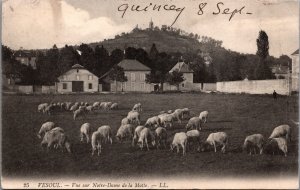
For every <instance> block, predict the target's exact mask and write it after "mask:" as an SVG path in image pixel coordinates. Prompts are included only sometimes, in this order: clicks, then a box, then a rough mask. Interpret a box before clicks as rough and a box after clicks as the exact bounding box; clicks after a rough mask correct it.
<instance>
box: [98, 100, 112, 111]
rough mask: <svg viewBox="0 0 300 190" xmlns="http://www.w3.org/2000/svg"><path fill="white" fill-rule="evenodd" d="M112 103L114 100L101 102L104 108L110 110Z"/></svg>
mask: <svg viewBox="0 0 300 190" xmlns="http://www.w3.org/2000/svg"><path fill="white" fill-rule="evenodd" d="M112 104H113V103H112V102H101V104H100V106H101V108H103V109H104V110H109V109H110V107H111V105H112Z"/></svg>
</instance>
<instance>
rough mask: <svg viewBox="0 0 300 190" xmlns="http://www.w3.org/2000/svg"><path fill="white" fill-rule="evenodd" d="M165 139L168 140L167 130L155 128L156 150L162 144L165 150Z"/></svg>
mask: <svg viewBox="0 0 300 190" xmlns="http://www.w3.org/2000/svg"><path fill="white" fill-rule="evenodd" d="M167 139H168V134H167V130H166V129H165V128H163V127H157V128H156V129H155V140H156V144H157V145H156V147H157V149H158V148H159V146H161V144H164V146H165V148H167V145H166V144H167Z"/></svg>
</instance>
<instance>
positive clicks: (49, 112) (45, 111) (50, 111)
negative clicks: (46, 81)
mask: <svg viewBox="0 0 300 190" xmlns="http://www.w3.org/2000/svg"><path fill="white" fill-rule="evenodd" d="M54 107H55V106H54V105H53V104H50V105H48V106H47V107H46V108H45V109H44V113H46V114H48V115H51V113H52V112H53V110H54Z"/></svg>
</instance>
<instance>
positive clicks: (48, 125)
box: [37, 121, 55, 139]
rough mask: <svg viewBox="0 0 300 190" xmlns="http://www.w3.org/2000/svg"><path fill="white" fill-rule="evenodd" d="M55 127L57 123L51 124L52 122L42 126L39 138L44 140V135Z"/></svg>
mask: <svg viewBox="0 0 300 190" xmlns="http://www.w3.org/2000/svg"><path fill="white" fill-rule="evenodd" d="M54 126H55V123H54V122H51V121H48V122H46V123H43V124H42V126H41V129H40V131H39V133H38V135H37V136H38V138H40V139H41V138H42V135H43V134H45V133H46V132H47V131H50V130H51V129H53V128H54Z"/></svg>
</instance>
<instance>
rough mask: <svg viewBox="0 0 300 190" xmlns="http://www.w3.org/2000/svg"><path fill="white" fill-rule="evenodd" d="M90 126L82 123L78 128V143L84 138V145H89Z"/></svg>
mask: <svg viewBox="0 0 300 190" xmlns="http://www.w3.org/2000/svg"><path fill="white" fill-rule="evenodd" d="M91 132H92V131H91V124H90V123H84V124H82V125H81V127H80V142H83V140H84V137H85V138H86V143H90V136H91Z"/></svg>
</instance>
